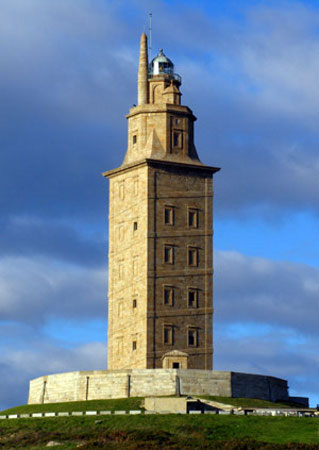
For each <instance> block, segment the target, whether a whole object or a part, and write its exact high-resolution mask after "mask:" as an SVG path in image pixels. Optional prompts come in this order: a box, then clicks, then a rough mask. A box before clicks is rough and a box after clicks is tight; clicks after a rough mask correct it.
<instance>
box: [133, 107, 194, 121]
mask: <svg viewBox="0 0 319 450" xmlns="http://www.w3.org/2000/svg"><path fill="white" fill-rule="evenodd" d="M142 113H147V114H149V113H173V114H183V115H185V114H186V115H188V116H189V117H190V118H191V119H192V121H194V122H195V120H197V117H196V116H194V114H193V111H192V110H191V109H190V108H189V107H188V106H185V105H174V104H171V103H147V104H144V105H138V106H133V108H131V109H130V112H129V113H128V114H127V115H126V116H125V117H126V118H127V119H130V118H131V117H134V116H136V115H138V114H142Z"/></svg>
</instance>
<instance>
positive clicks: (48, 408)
mask: <svg viewBox="0 0 319 450" xmlns="http://www.w3.org/2000/svg"><path fill="white" fill-rule="evenodd" d="M200 398H202V399H203V400H204V399H207V400H215V401H217V402H220V403H226V404H228V405H234V406H236V407H237V406H241V407H243V408H254V407H255V408H291V407H294V406H298V405H296V404H292V403H273V402H268V401H266V400H259V399H254V398H229V397H218V396H202V397H200ZM143 400H144V399H143V398H141V397H131V398H120V399H111V400H88V401H82V402H63V403H45V404H40V405H22V406H16V407H14V408H10V409H6V410H4V411H1V412H0V415H2V414H24V413H29V414H31V413H38V412H53V411H54V412H65V411H67V412H72V411H103V410H107V411H116V410H123V411H130V410H134V409H135V410H136V409H143V408H141V404H142V401H143ZM299 406H300V405H299Z"/></svg>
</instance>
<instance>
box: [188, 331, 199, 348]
mask: <svg viewBox="0 0 319 450" xmlns="http://www.w3.org/2000/svg"><path fill="white" fill-rule="evenodd" d="M197 345H198V335H197V329H196V328H189V329H188V346H189V347H197Z"/></svg>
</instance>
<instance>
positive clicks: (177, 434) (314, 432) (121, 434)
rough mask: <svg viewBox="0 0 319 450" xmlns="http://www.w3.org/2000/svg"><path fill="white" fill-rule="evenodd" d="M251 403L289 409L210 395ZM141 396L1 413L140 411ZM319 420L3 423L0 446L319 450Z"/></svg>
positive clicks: (157, 417)
mask: <svg viewBox="0 0 319 450" xmlns="http://www.w3.org/2000/svg"><path fill="white" fill-rule="evenodd" d="M209 398H210V399H214V400H216V401H220V402H225V403H228V404H234V405H235V406H246V407H253V406H256V407H274V405H275V406H276V407H284V406H287V404H280V405H279V404H277V403H275V404H273V403H271V402H264V401H262V400H254V399H230V398H226V397H225V398H223V397H209ZM142 400H143V399H141V398H124V399H116V400H92V401H87V402H68V403H53V404H44V405H24V406H18V407H16V408H11V409H9V410H6V411H3V412H2V413H1V414H19V413H20V414H22V413H33V412H52V411H55V412H60V411H61V412H62V411H69V412H70V411H88V410H98V411H100V410H111V411H114V410H126V411H129V410H132V409H140V406H141V402H142ZM318 429H319V419H316V418H296V417H257V416H216V415H213V416H211V415H199V416H194V415H178V414H175V415H173V414H170V415H141V416H114V415H112V416H94V417H92V416H91V417H90V416H80V417H52V418H51V417H50V418H39V419H36V418H32V419H15V420H1V421H0V449H9V448H10V449H12V448H19V449H23V448H25V449H44V448H47V444H48V443H49V442H52V441H53V442H55V443H56V444H59V445H56V446H55V447H54V448H56V449H72V448H79V447H80V448H81V449H84V450H86V449H94V448H108V449H118V448H123V449H147V450H148V449H159V448H161V449H168V448H173V449H196V448H204V449H206V448H207V449H208V448H209V449H227V450H232V449H233V450H235V449H237V450H241V449H242V450H244V449H245V450H248V449H269V450H272V449H291V450H297V449H318V450H319V435H318Z"/></svg>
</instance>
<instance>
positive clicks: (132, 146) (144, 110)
mask: <svg viewBox="0 0 319 450" xmlns="http://www.w3.org/2000/svg"><path fill="white" fill-rule="evenodd" d="M181 84H182V80H181V77H180V76H179V75H178V74H176V73H175V72H174V64H173V62H172V61H171V60H170V59H169V58H167V56H166V55H165V54H164V52H163V50H160V51H159V53H158V55H157V56H156V57H155V58H154V59H153V60H152V61H151V62H150V64H148V55H147V37H146V35H145V33H143V34H142V36H141V40H140V58H139V68H138V83H137V85H138V95H137V97H138V101H137V103H138V104H137V106H134V107H133V108H131V109H130V112H129V114H128V115H127V116H126V117H127V119H128V148H127V151H126V155H125V158H124V161H123V164H122V167H123V166H130V165H132V164H135V163H138V162H141V161H143V160H145V159H155V160H160V161H167V162H169V161H171V162H175V163H180V164H196V165H203V164H202V163H201V162H200V160H199V158H198V155H197V151H196V148H195V145H194V122H195V120H196V117H195V116H194V115H193V113H192V111H191V110H190V109H189V108H188V107H187V106H183V105H181V95H182V94H181V92H180V86H181Z"/></svg>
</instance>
